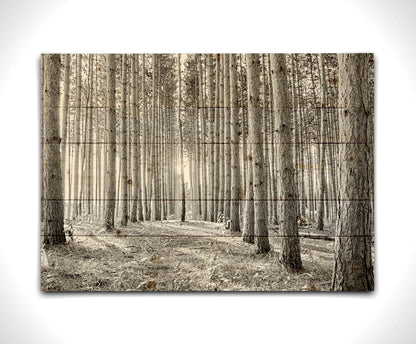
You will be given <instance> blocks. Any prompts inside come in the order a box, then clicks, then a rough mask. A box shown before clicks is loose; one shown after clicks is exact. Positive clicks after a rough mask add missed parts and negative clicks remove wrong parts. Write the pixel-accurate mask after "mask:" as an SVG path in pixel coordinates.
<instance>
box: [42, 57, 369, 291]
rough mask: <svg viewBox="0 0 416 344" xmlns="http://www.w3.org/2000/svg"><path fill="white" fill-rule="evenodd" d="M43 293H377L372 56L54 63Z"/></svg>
mask: <svg viewBox="0 0 416 344" xmlns="http://www.w3.org/2000/svg"><path fill="white" fill-rule="evenodd" d="M40 83H41V85H40V91H41V94H40V96H41V100H40V106H41V111H40V113H41V125H40V131H41V133H40V155H41V157H40V160H41V162H40V168H41V173H40V176H41V180H40V184H41V185H40V190H41V191H40V193H41V202H40V204H41V206H40V212H41V215H40V220H41V223H40V247H39V252H40V264H41V266H40V284H41V285H40V287H41V290H42V291H44V292H60V291H81V292H85V291H93V292H98V291H132V292H133V291H139V292H146V291H164V292H166V291H167V292H190V291H208V292H217V291H218V292H219V291H251V292H253V291H256V292H257V291H259V292H261V291H269V292H270V291H276V292H280V291H298V292H300V291H354V292H361V291H373V290H374V284H375V277H374V55H373V54H370V53H348V54H344V53H342V54H335V53H321V54H319V53H294V54H283V53H278V54H276V53H195V54H191V53H186V54H185V53H184V54H173V53H169V54H160V53H159V54H150V53H149V54H42V55H41V58H40Z"/></svg>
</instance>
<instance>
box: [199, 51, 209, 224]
mask: <svg viewBox="0 0 416 344" xmlns="http://www.w3.org/2000/svg"><path fill="white" fill-rule="evenodd" d="M197 61H198V71H199V107H200V110H199V115H200V117H199V118H200V123H201V141H202V145H201V155H202V156H201V164H200V165H201V200H202V204H201V207H202V212H201V215H202V220H203V221H206V220H207V208H208V201H207V198H208V190H207V187H208V183H207V147H208V146H209V145H207V144H206V143H207V137H206V126H207V125H206V114H207V111H206V108H205V93H204V82H203V81H204V80H203V73H202V61H201V55H200V54H198V55H197Z"/></svg>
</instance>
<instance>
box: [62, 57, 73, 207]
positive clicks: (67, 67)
mask: <svg viewBox="0 0 416 344" xmlns="http://www.w3.org/2000/svg"><path fill="white" fill-rule="evenodd" d="M64 56H65V62H64V90H63V94H62V97H63V99H62V125H61V139H62V141H61V143H62V144H61V147H62V149H61V168H62V194H63V195H64V196H63V198H64V199H65V186H66V182H65V181H66V175H67V171H66V162H67V158H66V155H67V149H66V146H67V135H68V123H69V81H70V76H71V55H70V54H65V55H64Z"/></svg>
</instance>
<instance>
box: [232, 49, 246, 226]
mask: <svg viewBox="0 0 416 344" xmlns="http://www.w3.org/2000/svg"><path fill="white" fill-rule="evenodd" d="M230 87H231V99H230V100H231V143H230V145H231V204H230V219H231V225H230V230H231V231H233V232H234V231H240V211H239V207H240V205H239V203H240V201H241V200H242V198H243V197H244V195H243V193H242V190H240V151H239V144H240V142H239V137H240V135H241V132H240V127H239V120H238V109H239V106H238V82H237V61H236V57H235V54H231V55H230Z"/></svg>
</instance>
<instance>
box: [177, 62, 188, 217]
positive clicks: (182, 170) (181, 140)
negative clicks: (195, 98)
mask: <svg viewBox="0 0 416 344" xmlns="http://www.w3.org/2000/svg"><path fill="white" fill-rule="evenodd" d="M181 80H182V78H181V54H178V93H179V94H178V131H179V146H180V147H179V150H180V164H181V172H180V173H181V186H180V193H181V222H185V214H186V204H185V174H184V173H185V171H184V168H183V165H184V160H183V135H182V121H181V110H182V109H181V106H182V104H181V100H182V99H181V97H182V84H181Z"/></svg>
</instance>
